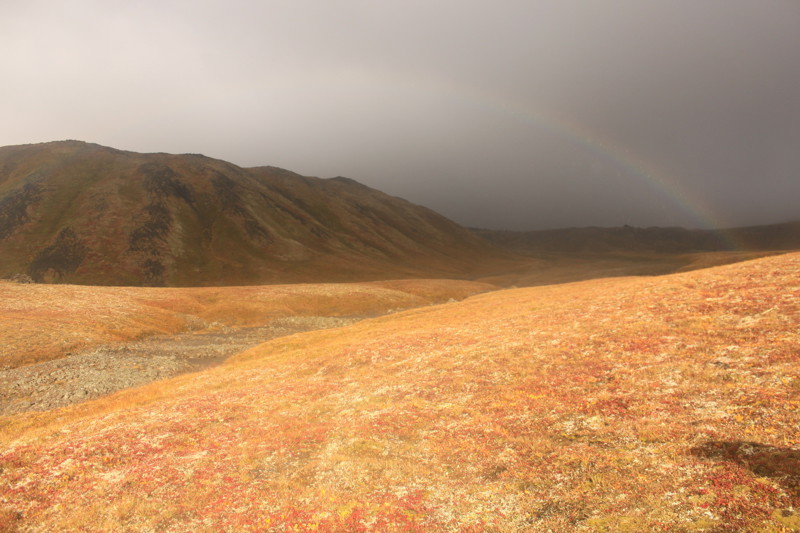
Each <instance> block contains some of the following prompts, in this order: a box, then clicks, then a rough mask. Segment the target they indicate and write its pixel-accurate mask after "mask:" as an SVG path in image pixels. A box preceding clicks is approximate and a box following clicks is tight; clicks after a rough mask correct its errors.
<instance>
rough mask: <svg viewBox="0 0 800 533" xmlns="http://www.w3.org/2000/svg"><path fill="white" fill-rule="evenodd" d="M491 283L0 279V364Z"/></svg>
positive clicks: (381, 308)
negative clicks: (107, 283) (152, 283)
mask: <svg viewBox="0 0 800 533" xmlns="http://www.w3.org/2000/svg"><path fill="white" fill-rule="evenodd" d="M494 288H496V287H494V286H492V285H489V284H485V283H478V282H468V281H450V280H402V281H379V282H365V283H339V284H333V283H328V284H323V283H317V284H294V285H268V286H254V287H204V288H193V289H187V288H181V289H175V288H142V287H87V286H78V285H20V284H16V283H9V282H4V281H0V338H2V339H3V343H2V345H0V368H2V367H5V368H9V367H16V366H20V365H23V364H30V363H35V362H38V361H44V360H48V359H56V358H59V357H63V356H64V355H65V354H67V353H69V352H72V351H77V350H80V349H86V348H91V347H93V346H97V345H100V344H105V343H113V342H117V341H127V340H131V339H138V338H142V337H146V336H148V335H153V334H170V333H177V332H180V331H185V330H197V331H199V330H204V329H214V328H219V327H221V326H229V327H231V326H232V327H237V326H256V325H263V324H265V323H269V322H270V321H271V320H275V319H278V318H285V317H292V316H318V315H323V316H345V317H346V316H364V315H378V314H384V313H387V312H389V311H396V310H398V309H407V308H410V307H417V306H420V305H428V304H432V303H438V302H444V301H447V300H449V299H461V298H464V297H466V296H469V295H472V294H475V293H478V292H483V291H488V290H491V289H494Z"/></svg>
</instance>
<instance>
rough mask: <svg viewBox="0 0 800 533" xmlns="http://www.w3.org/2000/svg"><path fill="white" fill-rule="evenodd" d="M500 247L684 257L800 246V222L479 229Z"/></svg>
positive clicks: (519, 250) (526, 251)
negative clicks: (702, 226)
mask: <svg viewBox="0 0 800 533" xmlns="http://www.w3.org/2000/svg"><path fill="white" fill-rule="evenodd" d="M473 231H474V232H475V233H476V234H477V235H480V236H481V237H482V238H484V239H485V240H487V241H489V242H490V243H492V244H494V245H495V246H498V247H501V248H504V249H506V250H509V251H513V252H516V253H523V254H541V253H581V254H586V253H594V254H607V253H619V252H634V253H656V254H684V253H692V252H721V251H737V250H739V251H767V250H770V251H779V250H795V249H798V248H800V220H798V221H794V222H787V223H783V224H770V225H764V226H750V227H741V228H731V229H725V230H721V231H720V230H699V229H685V228H680V227H671V228H660V227H650V228H637V227H633V226H622V227H616V228H600V227H586V228H564V229H553V230H542V231H499V230H489V229H475V230H473Z"/></svg>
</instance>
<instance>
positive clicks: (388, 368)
mask: <svg viewBox="0 0 800 533" xmlns="http://www.w3.org/2000/svg"><path fill="white" fill-rule="evenodd" d="M798 280H800V254H788V255H783V256H776V257H770V258H765V259H759V260H756V261H751V262H745V263H739V264H735V265H728V266H723V267H717V268H713V269H709V270H703V271H694V272H688V273H683V274H676V275H671V276H664V277H658V278H614V279H604V280H593V281H586V282H580V283H572V284H566V285H559V286H547V287H533V288H526V289H513V290H503V291H496V292H491V293H487V294H480V295H476V296H472V297H470V298H467V299H466V300H464V301H461V302H451V303H445V304H442V305H438V306H434V307H424V308H417V309H413V310H408V311H404V312H400V313H397V314H393V315H389V316H383V317H378V318H373V319H369V320H364V321H361V322H358V323H356V324H353V325H351V326H347V327H344V328H339V329H334V330H325V331H318V332H309V333H303V334H298V335H293V336H290V337H285V338H282V339H276V340H274V341H270V342H268V343H265V344H262V345H260V346H258V347H256V348H254V349H251V350H249V351H247V352H244V353H242V354H240V355H239V356H237V357H235V358H234V359H233V360H231V361H229V362H228V363H226V364H224V365H222V366H219V367H216V368H213V369H209V370H207V371H205V372H202V373H199V374H195V375H187V376H181V377H178V378H174V379H172V380H169V381H162V382H157V383H153V384H151V385H148V386H146V387H142V388H139V389H134V390H130V391H123V392H120V393H117V394H115V395H112V396H109V397H106V398H103V399H99V400H95V401H93V402H87V403H84V404H80V405H77V406H73V407H69V408H65V409H63V410H60V411H55V412H48V413H43V414H39V415H25V416H19V417H7V418H4V419H0V427H2V437H0V442H2V443H3V444H2V451H0V486H2V487H4V490H3V491H2V494H0V523H2V524H3V526H2V527H5V529H6V530H8V531H12V530H16V529H19V530H22V531H58V530H87V531H92V530H111V531H113V530H116V531H154V530H157V531H265V530H266V531H508V532H511V531H554V532H567V531H610V532H611V531H613V532H619V531H631V532H638V531H715V532H720V531H763V532H780V531H795V530H798V529H800V415H798V413H799V412H800V358H799V357H798V356H799V354H800V285H798ZM395 289H396V287H395ZM87 290H89V289H87ZM253 290H256V289H253ZM319 290H321V289H318V291H319ZM331 290H334V289H331ZM342 290H345V289H342ZM164 294H166V293H164ZM174 294H175V298H176V300H177V299H179V297H178V295H185V294H188V293H186V292H180V293H177V292H176V293H174ZM341 296H346V294H343V295H341ZM109 297H110V296H109ZM180 297H181V298H183V297H186V296H180ZM331 297H333V296H331ZM314 298H317V300H313V301H309V303H308V305H309V307H314V306H315V305H318V304H323V303H324V302H326V301H328V300H325V299H324V298H323V297H322V296H321V295H320V293H319V292H316V293H315V296H314ZM155 300H157V299H152V298H151V299H150V300H149V301H150V304H149V305H151V306H150V307H148V308H147V309H156V310H157V309H163V308H165V307H169V306H167V305H165V304H163V301H162V303H159V304H158V305H152V303H153V301H155ZM76 301H77V300H76ZM192 301H194V300H192ZM347 301H349V299H348V298H345V299H342V300H341V302H342V304H343V305H344V303H343V302H347ZM139 304H142V302H141V301H140V302H139ZM52 305H54V306H57V305H67V304H66V303H64V302H62V301H61V300H59V301H53V302H52ZM75 305H76V306H79V304H78V303H76V304H75ZM142 305H143V304H142ZM170 305H171V304H170ZM219 305H223V303H220V304H219ZM331 305H333V304H331ZM86 309H88V308H84V310H86ZM208 312H210V311H208ZM315 313H316V314H324V313H320V312H319V311H315ZM201 314H202V313H201ZM212 316H216V315H213V313H212ZM157 322H160V320H159V321H157ZM2 527H0V529H2Z"/></svg>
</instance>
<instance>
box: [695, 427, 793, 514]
mask: <svg viewBox="0 0 800 533" xmlns="http://www.w3.org/2000/svg"><path fill="white" fill-rule="evenodd" d="M689 453H690V454H691V455H694V456H696V457H704V458H707V459H714V460H717V461H729V462H732V463H736V464H738V465H741V466H743V467H745V468H747V469H748V470H750V471H751V472H753V474H755V475H757V476H760V477H769V478H772V479H774V480H775V481H776V482H778V483H780V484H781V485H782V486H783V487H784V489H785V490H786V492H788V493H789V494H790V495H791V497H792V498H793V499H795V500H800V450H795V449H792V448H782V447H778V446H768V445H765V444H759V443H757V442H748V441H708V442H706V443H704V444H702V445H700V446H697V447H695V448H692V449H691V450H689Z"/></svg>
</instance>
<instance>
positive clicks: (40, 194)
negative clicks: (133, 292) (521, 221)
mask: <svg viewBox="0 0 800 533" xmlns="http://www.w3.org/2000/svg"><path fill="white" fill-rule="evenodd" d="M489 250H490V248H489V247H488V246H487V245H486V244H485V243H483V242H482V241H481V240H480V239H478V238H476V237H475V236H474V235H472V234H471V233H470V232H469V231H468V230H466V229H464V228H462V227H460V226H458V225H457V224H455V223H453V222H451V221H449V220H447V219H446V218H444V217H442V216H440V215H437V214H436V213H434V212H433V211H430V210H429V209H426V208H423V207H420V206H416V205H413V204H411V203H409V202H407V201H405V200H402V199H399V198H394V197H390V196H388V195H386V194H383V193H381V192H380V191H376V190H374V189H371V188H369V187H366V186H364V185H361V184H359V183H357V182H355V181H353V180H349V179H346V178H334V179H327V180H326V179H319V178H309V177H304V176H300V175H297V174H294V173H292V172H289V171H286V170H282V169H278V168H273V167H261V168H254V169H243V168H240V167H237V166H235V165H233V164H230V163H226V162H224V161H219V160H215V159H211V158H208V157H205V156H202V155H191V154H189V155H170V154H137V153H133V152H124V151H120V150H115V149H112V148H106V147H102V146H98V145H94V144H87V143H83V142H79V141H63V142H53V143H44V144H39V145H24V146H8V147H4V148H0V257H2V260H0V277H3V276H8V275H12V274H15V273H27V274H28V275H30V276H31V277H32V278H33V279H34V280H36V281H58V282H69V283H80V284H104V285H174V286H187V285H222V284H255V283H264V282H276V281H344V280H356V279H358V280H362V279H377V278H383V279H387V278H398V277H420V276H427V277H458V276H464V275H465V272H467V271H469V270H470V268H472V265H471V261H472V260H473V259H474V257H475V256H476V254H477V255H485V254H486V253H487V252H488V251H489Z"/></svg>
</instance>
